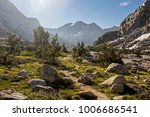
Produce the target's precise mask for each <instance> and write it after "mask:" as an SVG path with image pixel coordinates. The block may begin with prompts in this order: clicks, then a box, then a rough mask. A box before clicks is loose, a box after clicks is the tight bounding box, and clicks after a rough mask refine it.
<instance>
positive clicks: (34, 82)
mask: <svg viewBox="0 0 150 117" xmlns="http://www.w3.org/2000/svg"><path fill="white" fill-rule="evenodd" d="M27 84H28V86H30V87H31V88H34V87H35V86H36V85H42V86H46V82H45V81H44V80H42V79H32V80H30V81H28V83H27Z"/></svg>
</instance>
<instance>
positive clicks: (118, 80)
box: [101, 75, 127, 86]
mask: <svg viewBox="0 0 150 117" xmlns="http://www.w3.org/2000/svg"><path fill="white" fill-rule="evenodd" d="M126 83H127V81H126V79H125V78H124V76H121V75H117V76H113V77H111V78H109V79H107V80H105V81H104V82H103V83H101V85H103V86H113V85H114V84H120V85H123V86H124V85H125V84H126Z"/></svg>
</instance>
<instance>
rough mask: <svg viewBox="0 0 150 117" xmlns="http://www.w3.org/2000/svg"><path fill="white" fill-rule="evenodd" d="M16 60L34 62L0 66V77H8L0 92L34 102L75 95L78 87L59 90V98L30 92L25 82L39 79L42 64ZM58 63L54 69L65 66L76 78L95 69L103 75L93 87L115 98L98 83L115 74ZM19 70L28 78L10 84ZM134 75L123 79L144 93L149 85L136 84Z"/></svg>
mask: <svg viewBox="0 0 150 117" xmlns="http://www.w3.org/2000/svg"><path fill="white" fill-rule="evenodd" d="M66 56H68V54H63V56H62V58H65V57H66ZM18 58H20V59H25V60H26V59H31V60H33V61H34V62H31V63H25V64H21V65H18V66H13V67H12V68H7V67H5V66H0V75H1V76H2V75H8V76H9V77H10V78H9V80H2V79H1V78H0V90H5V89H13V90H15V91H17V92H21V93H23V94H24V95H26V96H28V97H29V99H34V100H36V99H70V98H71V96H73V95H75V94H76V93H77V92H78V87H71V88H68V89H60V90H59V92H58V95H59V96H57V97H52V96H51V95H50V94H46V93H44V92H39V93H35V92H32V90H31V88H29V87H28V86H27V82H28V81H29V80H30V79H33V78H37V79H40V78H41V77H40V75H39V73H38V69H39V67H40V66H41V65H42V64H41V63H40V62H38V60H36V59H35V58H33V57H31V56H19V57H18ZM60 63H61V65H60V66H59V67H56V68H57V69H58V70H59V69H61V66H65V67H66V68H67V69H68V71H70V72H72V71H76V72H77V73H76V74H75V76H76V77H77V78H78V77H79V76H80V75H81V74H82V73H84V72H85V70H86V69H87V68H96V70H97V72H99V73H101V74H102V75H103V77H99V76H97V79H96V80H95V81H94V84H93V87H94V88H95V89H97V90H99V91H101V92H104V93H106V94H107V95H108V96H109V97H110V98H112V97H114V96H116V94H112V93H111V92H110V89H109V88H107V89H103V88H101V85H100V83H102V82H103V81H104V80H106V79H108V78H109V77H111V76H114V75H116V74H112V73H108V74H104V71H105V69H106V68H102V67H100V66H99V65H97V64H92V63H76V62H75V61H72V60H65V59H60ZM21 70H26V71H27V72H28V73H29V74H30V76H29V77H28V78H27V79H26V80H24V81H20V82H19V84H15V83H12V80H13V79H14V78H15V76H16V75H17V73H18V72H19V71H21ZM135 75H137V74H132V75H127V76H125V77H126V79H127V80H128V82H130V83H132V84H135V85H138V86H140V87H145V92H147V90H148V89H146V87H148V86H149V85H148V84H146V83H144V82H143V80H139V81H138V82H137V81H135V79H134V76H135ZM138 75H139V76H140V77H142V78H143V79H146V78H148V77H149V76H150V74H149V73H145V72H142V73H140V74H138ZM135 82H137V83H135ZM143 93H144V92H143ZM126 97H127V98H128V99H136V97H135V96H134V95H128V94H126Z"/></svg>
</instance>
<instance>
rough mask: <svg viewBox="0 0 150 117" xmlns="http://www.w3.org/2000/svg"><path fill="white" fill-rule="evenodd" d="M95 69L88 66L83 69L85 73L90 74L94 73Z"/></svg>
mask: <svg viewBox="0 0 150 117" xmlns="http://www.w3.org/2000/svg"><path fill="white" fill-rule="evenodd" d="M95 71H96V68H89V69H86V70H85V73H90V74H92V73H94V72H95Z"/></svg>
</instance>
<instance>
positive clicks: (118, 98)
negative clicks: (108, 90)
mask: <svg viewBox="0 0 150 117" xmlns="http://www.w3.org/2000/svg"><path fill="white" fill-rule="evenodd" d="M126 99H127V98H126V97H125V96H116V97H114V98H113V100H126Z"/></svg>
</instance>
